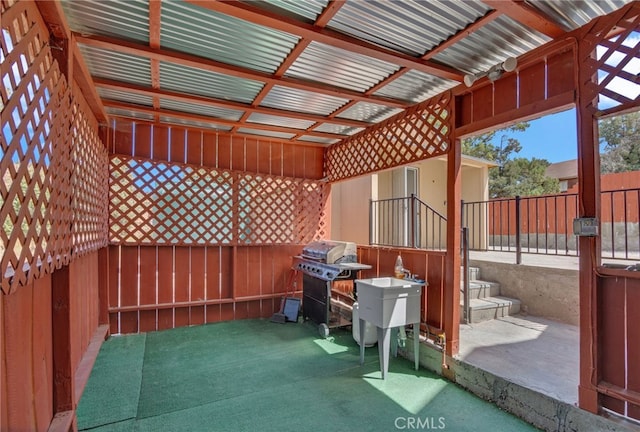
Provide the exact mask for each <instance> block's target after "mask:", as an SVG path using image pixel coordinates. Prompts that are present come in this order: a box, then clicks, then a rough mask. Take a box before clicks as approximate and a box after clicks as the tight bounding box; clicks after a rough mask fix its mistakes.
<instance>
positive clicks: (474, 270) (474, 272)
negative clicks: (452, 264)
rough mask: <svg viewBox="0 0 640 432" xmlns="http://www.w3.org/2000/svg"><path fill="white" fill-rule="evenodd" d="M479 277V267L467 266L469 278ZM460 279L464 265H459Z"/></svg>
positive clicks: (462, 276) (471, 279)
mask: <svg viewBox="0 0 640 432" xmlns="http://www.w3.org/2000/svg"><path fill="white" fill-rule="evenodd" d="M478 279H480V268H479V267H469V280H470V281H475V280H478ZM460 280H464V267H462V266H461V267H460Z"/></svg>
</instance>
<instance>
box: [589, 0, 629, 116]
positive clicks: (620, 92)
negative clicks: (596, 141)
mask: <svg viewBox="0 0 640 432" xmlns="http://www.w3.org/2000/svg"><path fill="white" fill-rule="evenodd" d="M611 32H613V36H611ZM638 32H640V5H639V4H638V3H632V4H630V5H629V6H628V7H625V8H622V9H620V10H619V11H618V12H616V13H614V14H612V15H610V16H607V17H604V18H601V19H599V20H597V21H596V22H595V24H594V28H593V29H590V31H589V32H588V33H587V34H586V35H585V37H584V38H582V39H581V45H582V47H584V49H583V50H581V52H582V57H583V58H582V59H581V61H582V64H583V66H582V68H583V70H588V71H597V78H598V82H597V83H593V82H585V83H583V85H584V89H585V91H584V92H583V96H585V99H586V100H587V101H593V100H595V99H596V97H597V106H594V105H591V106H590V109H591V110H592V111H593V112H594V113H595V114H596V115H598V116H600V115H606V114H609V113H614V112H622V111H625V110H627V109H629V108H633V107H637V105H638V101H639V100H640V77H639V75H638V72H639V71H640V40H639V38H638ZM593 51H595V53H596V55H595V56H593V55H592V52H593ZM589 78H590V75H589Z"/></svg>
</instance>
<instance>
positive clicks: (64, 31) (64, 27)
mask: <svg viewBox="0 0 640 432" xmlns="http://www.w3.org/2000/svg"><path fill="white" fill-rule="evenodd" d="M36 5H37V7H38V11H39V12H40V14H41V16H42V19H43V21H44V22H46V26H47V27H48V29H49V31H50V32H51V35H52V36H53V37H55V38H56V39H58V40H66V41H68V42H69V47H70V50H71V52H70V53H69V55H70V56H72V57H73V58H72V64H73V72H74V73H73V79H74V80H75V82H76V83H77V84H78V85H79V86H80V89H81V90H82V94H83V95H84V97H85V99H86V100H87V102H88V103H89V108H90V109H91V112H92V113H93V115H94V116H95V117H96V119H97V120H98V122H101V123H104V122H106V121H107V115H106V113H105V110H104V106H102V103H101V101H100V96H98V93H97V92H96V89H95V86H94V85H93V82H92V80H91V75H90V74H89V73H88V68H87V66H86V64H85V63H84V59H83V58H82V56H81V55H80V52H79V50H78V49H77V44H76V42H75V40H74V38H73V37H72V34H71V30H70V29H69V23H68V22H67V19H66V17H65V15H64V12H63V11H62V6H61V5H60V2H57V1H56V2H54V1H39V2H37V3H36ZM2 18H3V20H6V21H7V22H9V20H10V18H11V17H10V16H3V17H2Z"/></svg>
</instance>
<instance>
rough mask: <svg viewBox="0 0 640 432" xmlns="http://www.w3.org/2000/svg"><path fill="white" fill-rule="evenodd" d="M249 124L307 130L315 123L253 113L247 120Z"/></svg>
mask: <svg viewBox="0 0 640 432" xmlns="http://www.w3.org/2000/svg"><path fill="white" fill-rule="evenodd" d="M247 123H260V124H266V125H271V126H281V127H290V128H295V129H303V130H304V129H307V128H309V127H311V126H312V125H313V124H314V123H315V122H314V121H312V120H304V119H296V118H291V117H283V116H276V115H269V114H262V113H255V112H254V113H252V114H251V115H250V116H249V118H248V119H247Z"/></svg>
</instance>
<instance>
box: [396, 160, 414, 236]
mask: <svg viewBox="0 0 640 432" xmlns="http://www.w3.org/2000/svg"><path fill="white" fill-rule="evenodd" d="M418 174H419V173H418V168H414V167H400V168H396V169H394V170H393V175H392V178H391V181H392V190H393V198H394V199H396V201H394V205H395V207H394V212H393V213H394V216H393V218H392V220H393V223H394V228H393V233H394V239H393V240H394V244H396V245H398V246H411V242H410V239H411V228H412V226H411V221H412V214H411V206H410V197H411V195H412V194H413V195H415V196H416V197H418V196H419V195H418V183H419V181H418ZM414 220H419V218H415V219H414ZM413 228H414V238H416V239H417V238H418V237H417V233H418V232H419V229H418V228H419V227H417V226H416V227H413Z"/></svg>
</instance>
